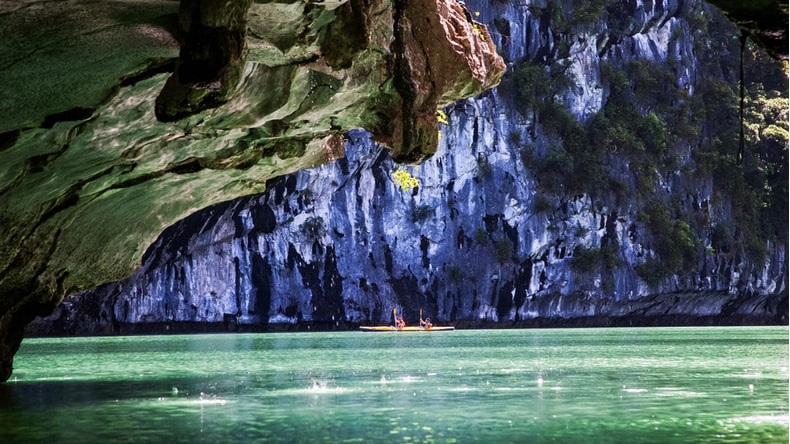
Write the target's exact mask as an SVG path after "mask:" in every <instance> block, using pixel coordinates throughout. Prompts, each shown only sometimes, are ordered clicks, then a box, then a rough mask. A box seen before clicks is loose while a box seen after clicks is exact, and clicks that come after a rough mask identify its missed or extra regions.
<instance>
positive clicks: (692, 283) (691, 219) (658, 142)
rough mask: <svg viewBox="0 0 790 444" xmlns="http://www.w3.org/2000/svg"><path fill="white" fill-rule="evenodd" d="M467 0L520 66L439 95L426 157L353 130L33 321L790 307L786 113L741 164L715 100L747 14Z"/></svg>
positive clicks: (288, 322) (689, 317)
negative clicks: (412, 156)
mask: <svg viewBox="0 0 790 444" xmlns="http://www.w3.org/2000/svg"><path fill="white" fill-rule="evenodd" d="M467 4H468V5H469V6H468V7H469V11H470V14H472V15H473V16H475V17H476V18H478V19H479V20H480V21H482V22H484V23H488V24H489V29H491V30H492V32H491V33H490V37H491V38H492V39H493V40H494V41H495V42H496V43H497V45H498V46H499V47H500V53H501V54H503V55H504V57H505V58H506V59H507V60H508V61H509V62H510V73H509V74H508V77H506V78H505V80H503V84H502V85H501V86H500V87H498V88H496V89H494V90H492V91H489V92H486V93H484V94H482V95H479V96H477V97H475V98H473V99H468V100H464V101H460V102H457V103H454V104H453V105H451V106H449V107H448V108H446V109H445V111H446V114H447V116H448V118H447V121H446V123H443V124H442V125H441V128H440V131H441V139H440V141H439V145H438V146H439V149H438V151H437V153H436V154H435V155H434V156H433V157H431V158H429V159H428V160H426V161H425V162H423V163H422V164H421V165H420V166H419V167H408V166H399V165H398V164H396V163H395V161H393V159H392V158H391V157H390V155H389V154H388V152H387V150H386V149H385V148H383V147H382V146H380V145H378V144H376V143H375V142H374V141H373V140H372V138H371V137H370V135H369V134H368V133H366V132H364V131H352V132H350V133H348V135H347V136H346V140H345V154H346V156H345V158H341V159H338V160H337V161H335V162H334V163H332V164H329V165H326V166H323V167H320V168H317V169H311V170H305V171H301V172H299V173H296V174H292V175H288V176H284V177H281V178H278V179H276V180H274V181H272V182H271V183H270V184H269V187H268V188H269V189H268V190H267V191H266V192H265V193H263V194H261V195H257V196H251V197H246V198H243V199H239V200H234V201H230V202H225V203H222V204H219V205H216V206H214V207H211V208H208V209H206V210H203V211H201V212H198V213H195V214H193V215H191V216H189V217H188V218H186V219H184V220H183V221H181V222H178V223H177V224H175V225H173V226H172V227H170V228H168V229H167V230H166V231H165V232H164V233H163V234H162V236H161V237H160V238H159V239H158V240H157V241H156V242H155V243H154V244H153V245H152V246H151V248H150V249H149V250H148V252H147V253H146V255H145V257H144V260H143V267H142V268H141V269H140V270H139V271H138V272H136V273H135V274H134V275H133V276H132V277H130V278H129V279H126V280H122V281H119V282H115V283H110V284H107V285H103V286H101V287H99V288H97V289H95V290H93V291H90V292H85V293H81V294H78V295H75V296H73V297H71V298H69V299H67V300H66V301H65V302H64V304H63V305H62V306H61V307H59V308H58V310H57V311H56V313H55V314H54V315H53V316H51V317H49V318H47V319H42V320H39V321H37V323H35V324H34V325H33V326H31V329H30V330H29V332H30V333H33V334H35V333H39V334H44V333H51V332H53V331H54V332H61V333H62V332H73V333H82V334H86V333H88V334H97V333H109V332H135V331H165V330H168V329H169V330H170V331H188V330H195V329H197V330H201V329H207V330H236V329H249V330H259V329H282V328H307V327H311V328H312V327H315V328H344V327H348V326H353V325H355V324H358V323H368V322H371V323H379V322H385V323H386V322H389V321H390V320H391V313H392V308H393V307H398V308H399V310H400V312H401V313H403V314H404V315H405V316H406V318H407V320H410V321H416V319H417V317H418V315H419V312H418V310H420V309H422V311H423V313H428V314H429V315H430V316H431V317H432V319H434V321H438V322H453V323H455V324H456V325H458V326H488V325H496V326H509V325H516V326H532V325H569V326H570V325H576V326H582V325H629V324H631V323H635V324H641V325H653V324H678V323H688V324H706V323H710V322H715V323H724V324H737V323H741V322H749V323H786V322H787V271H788V263H787V258H788V253H787V248H786V245H787V234H786V233H785V231H786V226H787V222H786V214H787V207H786V205H787V204H786V200H787V199H786V193H787V179H786V169H785V167H784V166H783V165H784V164H786V160H787V159H786V150H787V148H786V147H787V136H786V130H785V132H784V133H782V131H781V130H779V129H776V128H774V129H770V128H772V127H771V125H772V124H771V123H770V122H769V121H768V120H763V121H761V122H762V123H761V124H760V125H758V127H751V126H749V127H748V128H750V129H749V130H748V131H749V132H751V131H754V133H750V134H752V136H749V137H748V140H747V142H748V150H747V151H746V153H745V157H746V159H745V160H744V162H743V166H741V167H737V165H736V164H735V153H736V151H737V140H738V138H737V131H735V130H734V128H737V123H738V118H737V113H733V112H731V111H726V112H723V113H720V114H717V113H719V111H718V110H719V108H718V105H715V104H714V103H713V101H715V100H714V99H715V97H719V98H721V102H720V103H719V102H716V103H719V104H720V105H721V107H722V108H723V109H726V110H732V109H735V107H734V104H737V103H738V100H737V96H736V95H733V93H732V92H733V91H736V90H737V88H736V86H735V85H737V81H738V80H737V79H738V76H737V74H736V73H737V72H738V69H739V65H738V56H739V52H740V46H739V43H738V40H737V39H732V35H734V34H736V30H735V28H734V27H732V26H731V25H728V24H727V23H726V21H724V20H723V18H722V17H721V16H720V15H718V14H717V13H716V11H715V10H713V9H711V8H709V7H707V6H706V5H705V4H703V3H700V2H674V1H657V2H645V3H642V2H636V3H634V4H631V3H629V5H631V7H630V8H621V5H619V4H618V5H617V8H613V9H606V8H604V9H602V10H596V9H595V7H594V6H595V4H594V3H593V2H585V3H584V4H583V5H582V3H579V2H569V1H563V2H535V3H532V4H529V5H524V4H514V3H509V2H493V3H491V4H488V3H486V4H485V5H483V4H482V3H479V4H477V2H468V3H467ZM574 5H577V6H576V7H575V8H574ZM484 6H485V7H484ZM585 7H586V8H589V9H584V8H585ZM557 8H559V9H557ZM478 13H479V15H478ZM410 17H413V16H410ZM571 17H576V20H577V21H575V22H571V21H570V20H571ZM601 17H604V18H605V19H601ZM701 17H706V18H705V20H702V19H701ZM733 41H734V43H733ZM758 62H760V61H759V60H757V59H752V58H749V59H748V60H747V66H746V69H747V71H748V72H753V71H756V70H763V71H765V70H768V71H770V69H768V68H766V67H772V68H771V69H774V70H775V71H772V72H774V74H773V75H776V76H778V79H779V80H778V84H779V85H782V84H784V83H786V78H784V77H783V75H782V74H781V70H780V69H779V68H777V66H776V64H771V63H770V62H766V63H767V65H759V67H758V65H757V64H758ZM535 67H537V69H535ZM412 69H414V68H412ZM755 75H756V74H755ZM568 77H572V79H573V81H567V78H568ZM754 82H757V79H756V78H755V80H753V81H752V82H751V83H750V88H752V86H753V83H754ZM759 82H760V85H761V86H759V87H756V86H755V88H757V89H756V90H755V92H754V93H753V96H750V98H749V102H748V103H750V104H751V105H749V107H747V111H749V110H750V109H751V110H753V109H755V108H754V107H757V106H758V103H759V107H760V109H761V110H762V111H761V112H760V113H759V114H760V115H762V117H761V118H766V119H767V118H768V116H769V115H770V114H771V113H772V112H773V111H770V109H773V108H771V106H774V105H775V106H778V108H777V109H778V110H779V111H780V112H779V114H778V115H780V116H783V115H786V110H787V101H786V97H787V94H786V85H784V86H777V88H780V89H781V88H785V89H784V90H783V91H778V94H777V96H778V97H783V98H784V99H777V100H778V101H777V102H774V101H773V99H771V100H769V101H766V102H760V101H759V100H758V98H759V97H758V96H759V94H761V93H759V91H763V92H765V90H766V88H767V89H771V88H773V87H771V86H770V82H769V78H768V77H764V78H760V80H759ZM623 85H625V86H626V87H623ZM714 87H715V88H714ZM420 88H421V87H418V86H414V89H415V90H419V89H420ZM758 90H759V91H758ZM525 91H526V92H525ZM750 91H751V89H750ZM750 94H752V92H750ZM766 94H767V93H766ZM771 97H774V96H771ZM695 98H699V100H700V101H695ZM415 100H417V99H415ZM769 102H770V103H773V104H774V105H769V104H768V103H769ZM714 105H715V106H714ZM701 108H704V110H705V116H698V115H697V114H698V113H697V110H698V109H701ZM676 112H682V113H683V114H682V115H681V118H680V119H678V118H677V115H676V114H674V113H676ZM755 115H757V113H756V114H755ZM779 119H780V120H781V119H782V118H781V117H779ZM632 124H633V125H634V126H632ZM693 125H696V126H694V127H691V126H693ZM774 131H775V132H774ZM758 139H759V140H758ZM722 140H724V141H727V142H732V143H733V145H731V146H730V145H727V144H726V143H724V144H722V143H721V141H722ZM721 145H723V146H721ZM719 149H720V151H716V150H719ZM782 152H784V153H785V154H784V155H782V154H781V153H782ZM768 153H773V154H771V155H777V156H779V157H776V158H771V159H773V160H769V161H767V163H760V162H766V159H767V158H769V157H770V155H769V154H768ZM777 153H778V154H777ZM782 156H785V157H782ZM714 158H715V159H718V160H712V159H714ZM761 159H762V160H761ZM758 163H759V164H760V165H762V166H761V168H768V167H769V166H770V165H773V167H771V168H777V174H778V175H777V176H771V177H770V178H769V177H768V176H766V177H764V178H763V179H764V180H766V182H765V183H766V184H770V186H771V187H773V188H774V189H775V190H776V192H775V193H773V194H771V195H770V196H769V195H765V196H763V197H761V198H764V199H765V201H764V206H762V207H763V208H767V209H768V211H769V213H768V214H767V215H766V216H765V217H766V218H765V219H760V220H763V222H759V221H758V219H757V218H758V216H759V214H758V213H750V212H749V211H746V210H744V208H746V207H751V206H753V204H754V202H753V201H751V200H748V199H747V197H746V196H745V195H744V194H742V192H744V190H745V189H747V188H749V186H748V184H747V183H745V182H744V183H741V182H739V180H740V179H739V177H740V176H741V175H746V174H748V175H751V174H752V173H751V172H750V171H753V170H751V168H757V166H756V165H757V164H758ZM398 168H402V169H405V170H406V171H408V172H409V173H410V174H411V175H413V177H414V178H416V179H417V181H418V186H417V187H416V188H414V189H411V190H409V189H408V187H407V189H406V190H404V189H403V188H401V187H400V186H399V184H398V183H397V181H396V180H395V179H394V177H395V176H393V172H394V171H396V170H397V169H398ZM755 174H756V173H755ZM763 179H761V180H763ZM758 182H759V181H758ZM760 186H762V185H760ZM766 186H768V185H766ZM748 196H751V198H754V195H752V194H748ZM774 198H776V201H774V200H772V199H774ZM782 202H784V203H782ZM782 205H784V206H782ZM758 206H759V205H758ZM783 214H784V216H782V215H783ZM783 217H784V219H782V218H783ZM768 220H776V227H778V228H775V229H774V231H772V232H769V231H770V230H769V231H759V232H758V231H751V228H750V227H748V226H745V225H744V223H745V222H749V223H751V224H752V225H755V226H756V225H760V224H763V223H764V222H765V221H768ZM750 239H751V240H750ZM758 250H759V254H758Z"/></svg>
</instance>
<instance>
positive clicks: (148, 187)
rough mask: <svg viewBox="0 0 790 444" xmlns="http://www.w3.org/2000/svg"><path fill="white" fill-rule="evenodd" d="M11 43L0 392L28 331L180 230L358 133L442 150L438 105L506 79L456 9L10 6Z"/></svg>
mask: <svg viewBox="0 0 790 444" xmlns="http://www.w3.org/2000/svg"><path fill="white" fill-rule="evenodd" d="M417 18H419V20H417V21H413V20H415V19H417ZM31 23H35V26H33V25H31ZM0 40H2V41H3V45H2V47H0V60H2V61H3V62H2V64H1V65H0V84H2V92H0V94H2V97H0V99H1V100H0V116H2V119H0V165H2V169H0V171H1V173H0V174H1V176H0V177H2V179H1V180H0V184H1V185H0V215H2V216H0V217H1V218H2V223H0V245H2V254H1V255H0V380H6V379H7V378H8V376H9V375H10V372H11V359H12V356H13V354H14V352H15V351H16V349H17V347H18V345H19V342H20V341H21V337H22V331H23V328H24V325H25V324H26V323H27V322H29V321H30V320H31V319H33V317H34V316H35V315H37V314H44V313H47V312H49V311H51V310H52V309H53V308H54V307H55V306H56V305H57V304H58V303H59V302H60V301H61V300H62V298H63V297H65V296H66V295H68V294H72V293H74V292H76V291H81V290H85V289H88V288H92V287H94V286H96V285H98V284H101V283H103V282H108V281H111V280H115V279H120V278H123V277H125V276H128V275H129V274H130V273H131V272H132V271H133V270H134V269H136V268H137V267H138V266H139V265H140V258H141V256H142V253H143V251H144V249H145V248H146V247H147V246H148V245H150V244H151V243H152V242H153V241H154V240H155V239H156V236H157V235H158V234H159V233H160V232H161V231H162V230H163V229H164V228H165V227H167V226H169V225H171V224H173V223H174V222H175V221H177V220H179V219H181V218H183V217H185V216H187V215H188V214H191V213H193V212H195V211H197V210H199V209H200V208H204V207H206V206H209V205H212V204H215V203H217V202H222V201H226V200H229V199H232V198H236V197H239V196H244V195H249V194H253V193H257V192H261V191H263V190H265V188H266V187H265V183H266V181H267V180H268V179H271V178H273V177H277V176H279V175H282V174H286V173H290V172H294V171H298V170H300V169H303V168H308V167H314V166H317V165H321V164H324V163H326V162H328V161H331V160H334V159H335V158H337V157H340V156H342V152H343V144H342V138H341V137H340V136H339V135H340V134H342V133H343V132H344V131H348V130H350V129H353V128H365V129H367V130H368V131H370V132H371V134H373V137H375V138H376V140H378V141H380V142H382V143H384V144H386V145H387V146H388V147H389V148H390V149H391V150H392V153H393V155H394V156H395V157H396V158H400V159H403V160H408V161H411V160H415V159H420V158H423V157H425V156H428V155H430V154H431V153H432V152H433V151H434V150H435V148H436V143H435V141H436V134H438V131H437V128H438V123H437V122H436V119H435V117H434V115H435V111H436V109H437V107H440V106H445V105H447V104H449V103H450V102H452V101H454V100H456V99H460V98H464V97H468V96H470V95H473V94H477V93H480V92H481V91H483V90H485V89H486V88H489V87H491V86H493V85H495V84H497V82H498V81H499V79H500V77H501V76H502V73H503V72H504V69H505V65H504V63H503V61H502V59H501V58H500V57H499V56H498V55H497V54H496V48H495V46H494V44H493V42H492V39H491V38H490V36H489V35H488V34H487V30H486V28H485V26H484V25H482V24H479V23H477V22H475V21H474V20H472V19H471V17H470V16H468V15H466V14H464V12H463V9H462V8H461V7H460V6H458V5H457V4H456V3H455V2H454V1H452V0H398V1H396V2H390V1H389V0H382V1H376V0H373V1H366V0H347V1H346V0H336V1H326V2H309V1H301V0H294V1H278V2H268V1H260V2H250V1H249V0H233V1H224V0H223V1H216V0H184V1H182V2H181V3H180V4H179V3H176V2H173V1H164V0H162V1H156V0H153V1H147V2H137V1H128V2H127V1H118V2H112V3H106V2H91V1H86V2H70V1H48V2H44V3H35V2H34V3H24V2H22V3H20V2H5V3H3V4H2V5H0ZM415 73H420V75H416V74H415Z"/></svg>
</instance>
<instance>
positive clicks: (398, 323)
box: [395, 316, 406, 330]
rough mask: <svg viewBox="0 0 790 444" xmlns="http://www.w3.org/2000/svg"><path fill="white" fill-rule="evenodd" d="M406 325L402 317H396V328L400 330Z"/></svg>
mask: <svg viewBox="0 0 790 444" xmlns="http://www.w3.org/2000/svg"><path fill="white" fill-rule="evenodd" d="M405 326H406V322H405V321H404V320H403V318H402V317H400V316H398V318H397V319H395V328H397V329H398V330H400V329H401V328H403V327H405Z"/></svg>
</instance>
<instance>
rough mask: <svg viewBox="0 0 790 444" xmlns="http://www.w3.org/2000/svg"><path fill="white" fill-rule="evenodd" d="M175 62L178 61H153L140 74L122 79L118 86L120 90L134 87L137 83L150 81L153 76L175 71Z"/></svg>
mask: <svg viewBox="0 0 790 444" xmlns="http://www.w3.org/2000/svg"><path fill="white" fill-rule="evenodd" d="M177 61H178V59H175V58H173V59H164V60H156V61H153V62H151V63H150V64H149V65H148V66H147V67H146V68H145V69H144V70H142V71H141V72H138V73H136V74H132V75H129V76H126V77H124V78H122V79H121V82H120V86H121V87H122V88H123V87H127V86H134V85H136V84H137V83H138V82H141V81H143V80H146V79H150V78H151V77H153V76H155V75H158V74H164V73H167V72H169V73H172V72H174V71H175V69H176V63H177Z"/></svg>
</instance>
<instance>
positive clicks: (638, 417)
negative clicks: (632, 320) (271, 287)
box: [0, 327, 788, 443]
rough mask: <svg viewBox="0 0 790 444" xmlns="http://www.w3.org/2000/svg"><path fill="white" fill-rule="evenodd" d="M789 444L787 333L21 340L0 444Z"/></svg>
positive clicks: (0, 405)
mask: <svg viewBox="0 0 790 444" xmlns="http://www.w3.org/2000/svg"><path fill="white" fill-rule="evenodd" d="M15 442H24V443H30V442H47V443H58V442H101V443H112V442H166V443H178V442H210V443H227V442H240V443H242V442H243V443H251V442H288V443H294V442H297V443H302V442H304V443H321V442H326V443H338V442H361V443H369V442H374V443H375V442H388V443H392V442H404V443H412V442H459V443H464V442H484V443H489V442H497V443H502V442H590V443H592V442H595V443H601V442H604V443H605V442H617V443H639V442H651V443H667V442H690V443H691V442H693V443H704V442H717V443H718V442H753V443H771V442H776V443H787V442H788V328H787V327H760V328H751V327H749V328H641V329H567V330H566V329H558V330H472V331H455V332H436V333H394V332H388V333H361V332H341V333H277V334H238V335H196V336H137V337H102V338H65V339H27V340H25V341H24V342H23V343H22V347H21V349H20V351H19V353H18V355H17V357H16V361H15V371H14V375H13V376H12V378H11V380H10V381H9V382H8V383H7V384H4V385H3V384H0V443H15Z"/></svg>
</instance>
